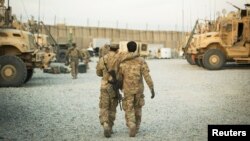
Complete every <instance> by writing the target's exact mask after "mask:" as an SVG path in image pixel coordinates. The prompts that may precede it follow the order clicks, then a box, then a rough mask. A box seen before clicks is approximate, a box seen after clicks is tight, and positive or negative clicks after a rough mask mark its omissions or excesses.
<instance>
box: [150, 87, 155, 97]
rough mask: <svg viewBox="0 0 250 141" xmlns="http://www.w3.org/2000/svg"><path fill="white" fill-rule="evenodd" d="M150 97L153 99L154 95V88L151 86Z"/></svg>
mask: <svg viewBox="0 0 250 141" xmlns="http://www.w3.org/2000/svg"><path fill="white" fill-rule="evenodd" d="M150 91H151V99H153V98H154V97H155V91H154V88H152V89H151V90H150Z"/></svg>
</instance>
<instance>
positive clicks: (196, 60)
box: [194, 58, 200, 67]
mask: <svg viewBox="0 0 250 141" xmlns="http://www.w3.org/2000/svg"><path fill="white" fill-rule="evenodd" d="M198 60H199V59H198V58H195V59H194V62H195V64H196V65H197V66H199V67H200V64H199V61H198Z"/></svg>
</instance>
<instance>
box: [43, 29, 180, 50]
mask: <svg viewBox="0 0 250 141" xmlns="http://www.w3.org/2000/svg"><path fill="white" fill-rule="evenodd" d="M47 27H48V29H49V31H50V32H51V34H52V36H53V37H54V38H55V40H56V41H57V42H67V41H68V40H69V36H70V33H71V32H72V37H73V41H74V42H76V44H77V46H78V47H82V48H87V47H88V46H89V43H90V42H91V41H92V39H93V38H109V39H111V41H114V42H119V41H126V40H135V41H141V42H146V43H150V44H163V45H164V46H165V47H170V48H176V49H177V50H178V49H179V48H180V43H181V41H182V33H181V32H176V31H149V30H148V31H146V30H129V29H128V30H126V29H114V28H98V27H78V26H64V25H55V26H54V25H53V26H52V25H49V26H47ZM42 32H44V29H42Z"/></svg>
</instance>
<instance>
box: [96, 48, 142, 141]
mask: <svg viewBox="0 0 250 141" xmlns="http://www.w3.org/2000/svg"><path fill="white" fill-rule="evenodd" d="M118 49H119V45H118V44H113V45H110V51H109V52H108V54H106V55H105V56H103V57H101V58H100V59H99V61H98V63H97V66H96V74H97V76H100V77H102V80H101V89H100V92H101V94H100V102H99V108H100V112H99V119H100V123H101V125H102V126H103V128H104V136H105V137H107V138H108V137H111V133H113V130H112V127H113V125H114V120H115V117H116V107H117V105H118V102H119V101H120V100H121V99H120V98H121V97H119V96H120V94H119V90H118V89H117V87H116V89H115V87H114V85H113V84H114V83H111V82H114V77H116V74H117V68H118V65H119V64H120V62H122V61H124V60H126V59H132V58H135V57H137V56H138V54H137V53H118ZM110 72H115V75H112V73H110ZM115 79H116V80H118V78H115ZM115 83H116V82H115Z"/></svg>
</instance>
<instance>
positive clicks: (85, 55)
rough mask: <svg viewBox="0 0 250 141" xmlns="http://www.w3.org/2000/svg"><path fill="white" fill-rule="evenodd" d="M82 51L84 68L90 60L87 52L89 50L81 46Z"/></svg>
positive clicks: (87, 66)
mask: <svg viewBox="0 0 250 141" xmlns="http://www.w3.org/2000/svg"><path fill="white" fill-rule="evenodd" d="M81 52H82V56H83V59H84V64H85V65H86V68H87V69H89V61H90V54H89V51H88V50H87V49H85V48H83V49H82V50H81Z"/></svg>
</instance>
